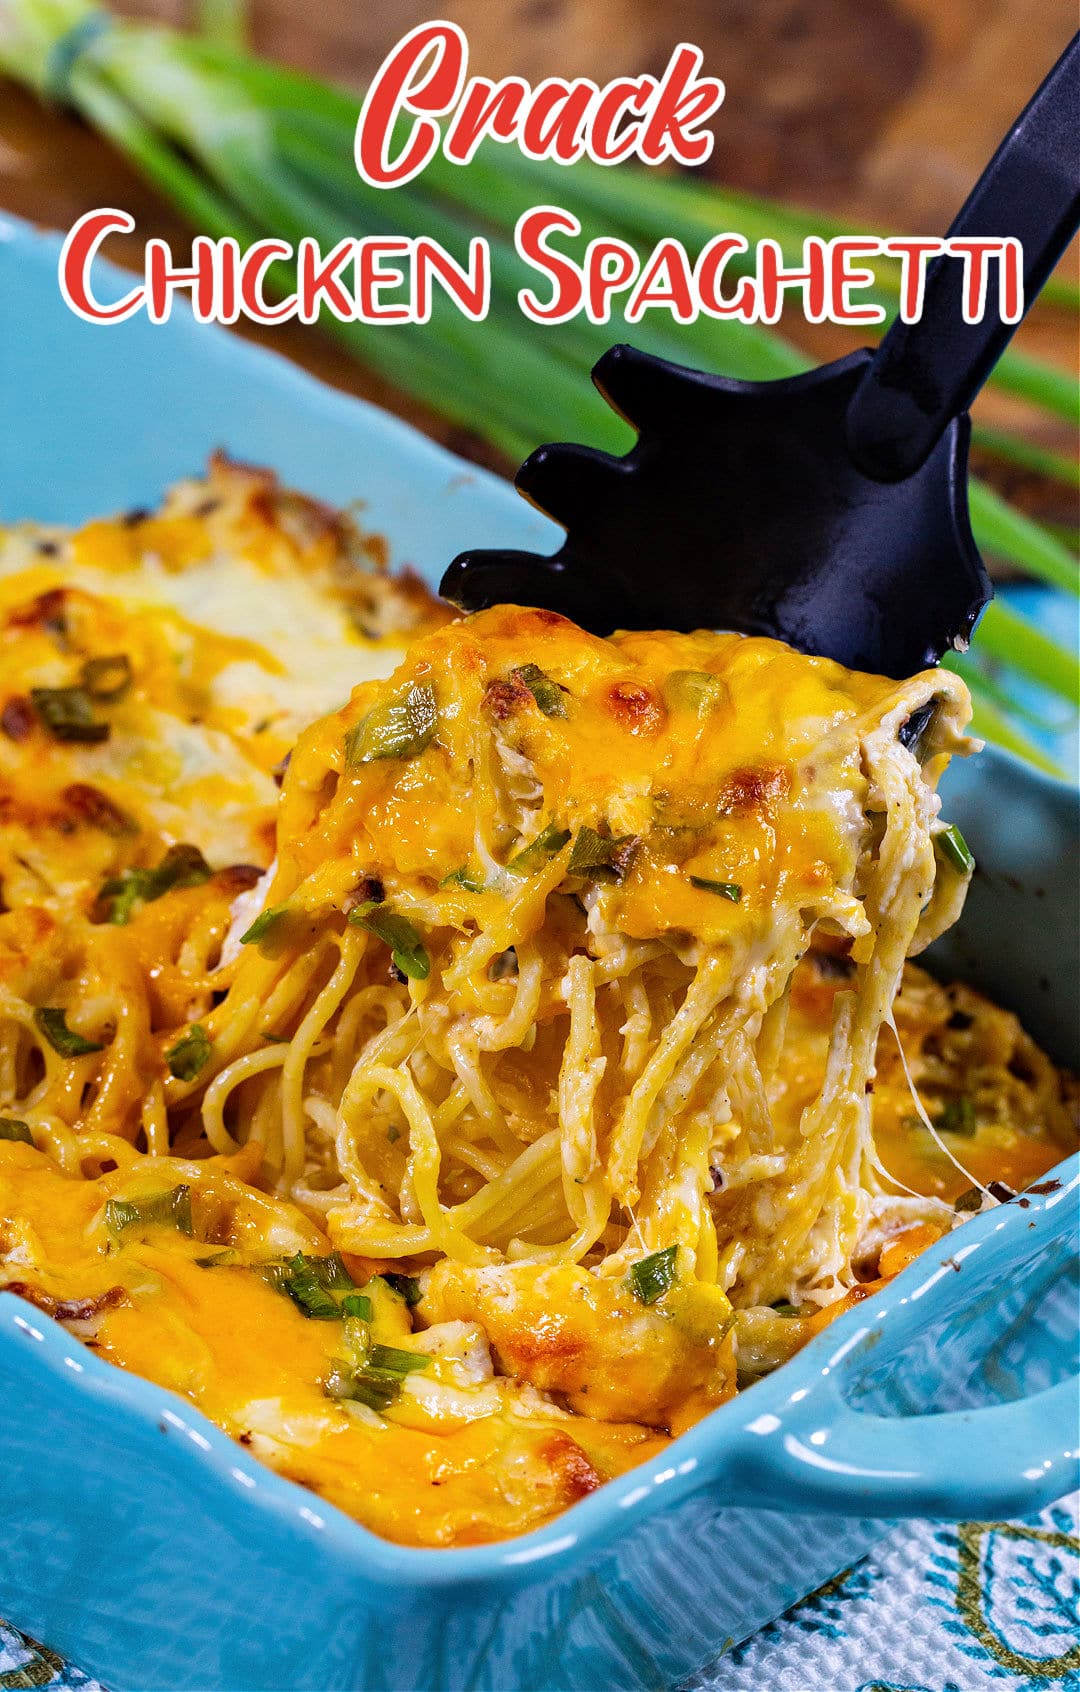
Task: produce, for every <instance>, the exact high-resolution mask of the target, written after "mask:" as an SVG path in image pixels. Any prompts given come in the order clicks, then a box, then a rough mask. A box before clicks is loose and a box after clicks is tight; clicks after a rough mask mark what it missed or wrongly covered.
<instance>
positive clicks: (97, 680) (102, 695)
mask: <svg viewBox="0 0 1080 1692" xmlns="http://www.w3.org/2000/svg"><path fill="white" fill-rule="evenodd" d="M131 677H132V670H131V659H130V658H129V657H128V655H127V653H126V652H116V653H113V654H111V655H110V656H109V657H107V658H88V659H87V660H86V663H85V664H84V665H83V667H82V684H83V687H84V688H85V689H86V691H87V693H88V694H89V695H90V697H91V699H102V700H105V701H107V702H110V703H111V701H112V700H114V699H122V698H123V696H124V694H125V693H126V692H127V690H128V688H129V687H130V686H131Z"/></svg>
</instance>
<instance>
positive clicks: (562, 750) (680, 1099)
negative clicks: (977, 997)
mask: <svg viewBox="0 0 1080 1692" xmlns="http://www.w3.org/2000/svg"><path fill="white" fill-rule="evenodd" d="M967 716H968V700H967V695H966V691H965V689H964V686H963V683H962V682H960V681H959V680H958V679H957V678H956V677H955V676H953V675H951V674H949V673H948V672H944V671H940V670H935V671H929V672H926V673H925V674H923V675H920V676H917V677H915V678H914V679H913V680H911V681H907V682H903V683H896V682H892V681H889V680H886V679H883V678H880V677H873V676H865V675H856V674H852V673H850V672H848V671H845V670H844V669H843V668H842V667H840V666H838V665H837V664H834V663H832V662H829V661H827V660H824V659H816V658H809V657H804V656H801V655H799V654H796V653H794V652H792V651H790V650H789V649H787V648H785V647H783V646H781V645H779V644H777V643H775V642H772V641H769V640H764V639H749V638H745V637H742V636H737V635H715V634H709V633H698V634H690V635H680V634H662V633H661V634H653V633H631V634H621V635H616V636H615V637H613V638H612V639H610V640H601V639H597V638H595V637H593V636H591V635H589V634H586V633H585V632H583V631H582V630H581V629H579V628H577V627H576V626H575V625H573V624H571V623H569V622H568V621H566V620H565V619H563V618H561V617H558V616H556V615H554V614H552V613H548V612H542V611H535V610H525V609H521V608H517V607H513V606H505V607H500V608H497V609H495V610H492V611H488V612H485V613H483V614H481V615H479V616H477V617H474V618H470V619H466V620H463V621H459V622H456V623H453V624H451V625H449V626H447V627H445V628H443V629H440V630H438V631H436V632H435V633H434V634H432V635H430V636H429V637H427V638H426V639H424V640H422V641H421V642H419V643H418V644H417V645H416V646H414V647H413V649H412V650H411V652H410V653H409V655H408V657H407V659H406V661H405V662H404V663H403V664H402V666H401V667H400V668H399V669H398V671H397V672H396V673H395V674H394V676H393V677H392V678H391V679H390V680H389V681H387V682H384V683H380V684H371V685H366V686H364V687H361V688H359V689H357V691H356V692H355V693H354V695H353V697H352V699H351V701H350V702H349V704H348V706H347V707H346V708H345V709H344V710H343V711H341V712H340V713H338V714H336V715H332V716H329V717H327V718H325V719H324V720H323V721H321V722H319V723H318V724H316V725H315V726H314V727H313V728H311V729H310V730H309V731H308V732H307V733H306V734H304V735H303V736H302V737H301V739H300V741H299V743H298V745H297V747H296V749H295V751H294V753H293V756H292V759H291V763H290V767H289V771H288V776H287V779H286V782H285V787H284V791H283V795H282V802H281V809H280V814H279V824H278V857H277V862H276V867H275V871H274V874H273V877H272V881H271V883H270V885H269V887H268V889H267V890H265V892H264V894H262V895H261V897H262V900H263V903H262V910H261V914H259V915H256V909H257V907H256V906H255V905H253V904H252V903H251V900H250V896H249V898H248V900H247V901H246V903H245V909H244V912H243V914H242V917H241V918H240V920H239V922H238V924H237V927H238V928H239V927H240V926H241V925H242V926H243V928H244V934H243V939H244V942H245V943H244V944H243V945H242V946H239V947H237V946H235V945H234V947H233V951H234V952H236V953H237V955H238V957H239V962H238V963H237V964H236V965H235V974H234V978H233V980H232V984H231V987H230V990H229V992H228V995H227V997H226V998H225V1000H224V1002H223V1003H222V1004H221V1005H220V1006H219V1007H218V1008H217V1009H216V1010H215V1011H213V1012H212V1013H211V1015H210V1017H209V1018H208V1019H207V1027H208V1030H209V1034H210V1038H211V1046H212V1051H213V1062H212V1066H211V1068H210V1069H209V1070H208V1071H207V1074H210V1073H213V1074H214V1079H213V1080H212V1081H211V1083H210V1085H209V1087H208V1088H206V1090H205V1094H204V1096H203V1097H202V1103H201V1111H202V1121H203V1125H204V1128H205V1132H206V1135H207V1136H208V1138H209V1140H210V1142H211V1144H212V1145H213V1147H214V1148H215V1149H216V1150H218V1151H220V1152H229V1151H230V1150H234V1149H235V1146H236V1143H237V1142H238V1141H240V1140H243V1139H246V1138H250V1137H255V1138H258V1139H260V1140H261V1141H262V1142H263V1144H264V1145H265V1147H266V1150H267V1157H268V1161H269V1164H270V1166H271V1167H272V1168H273V1169H275V1170H276V1171H277V1174H278V1177H279V1180H280V1183H281V1185H282V1187H283V1188H284V1189H285V1190H287V1191H289V1192H290V1193H291V1195H292V1196H293V1197H295V1198H297V1199H299V1200H300V1201H301V1202H302V1203H304V1204H305V1205H307V1206H308V1207H309V1208H312V1209H314V1210H317V1211H319V1212H322V1213H323V1214H324V1215H325V1216H326V1218H327V1225H328V1227H329V1230H330V1234H331V1237H332V1239H333V1240H334V1242H335V1243H336V1244H337V1245H339V1246H340V1247H342V1248H343V1249H345V1250H347V1251H349V1252H352V1253H355V1254H360V1255H362V1256H365V1257H368V1258H372V1259H378V1260H382V1261H386V1260H407V1261H408V1266H409V1267H411V1268H413V1269H415V1268H417V1267H420V1268H422V1269H429V1270H430V1273H428V1274H426V1276H425V1282H424V1284H425V1305H426V1307H427V1308H428V1309H429V1310H430V1311H431V1312H432V1313H433V1314H434V1315H435V1317H436V1318H438V1316H439V1314H440V1312H441V1313H443V1314H447V1315H451V1314H452V1315H453V1316H455V1317H459V1316H461V1315H462V1314H463V1313H464V1312H465V1311H466V1310H470V1311H472V1312H473V1313H474V1314H479V1313H482V1314H480V1319H481V1320H482V1321H486V1323H487V1325H488V1328H489V1331H491V1330H492V1329H493V1327H494V1328H498V1329H499V1330H500V1332H501V1333H502V1338H501V1340H500V1339H498V1338H497V1339H496V1344H497V1346H498V1347H499V1349H500V1352H501V1354H502V1355H504V1356H512V1357H513V1358H514V1364H513V1368H514V1370H515V1372H518V1373H520V1374H523V1375H524V1376H526V1377H527V1378H533V1379H536V1380H537V1382H538V1384H541V1385H543V1386H545V1387H547V1388H551V1389H554V1390H561V1391H563V1392H565V1393H567V1394H568V1395H569V1396H570V1397H571V1399H573V1397H574V1394H575V1392H577V1391H578V1390H579V1388H580V1386H581V1385H582V1384H583V1382H584V1377H583V1375H582V1369H583V1367H584V1364H587V1361H588V1359H587V1356H585V1358H584V1364H583V1351H582V1345H581V1344H580V1343H577V1342H575V1343H574V1344H573V1345H571V1346H570V1352H571V1353H572V1356H573V1360H572V1361H571V1362H567V1361H566V1358H565V1355H564V1354H565V1352H566V1348H565V1347H563V1349H562V1351H560V1349H559V1347H558V1346H556V1348H555V1351H554V1353H553V1352H552V1350H551V1348H550V1347H548V1348H547V1349H546V1350H545V1349H544V1347H540V1348H539V1353H540V1354H541V1355H539V1358H538V1352H537V1347H536V1346H535V1344H534V1345H532V1346H531V1349H530V1346H528V1345H525V1346H522V1345H521V1344H520V1338H521V1334H522V1333H525V1334H526V1335H533V1336H534V1337H535V1335H536V1333H537V1332H539V1331H541V1330H543V1329H544V1324H545V1323H547V1324H548V1326H549V1327H550V1325H551V1323H552V1321H555V1322H556V1326H557V1327H558V1328H559V1332H560V1333H563V1332H564V1331H565V1330H566V1329H567V1326H568V1319H567V1316H566V1311H567V1310H568V1309H570V1308H571V1307H573V1306H574V1302H575V1299H577V1301H578V1304H579V1306H580V1307H582V1308H583V1307H584V1306H585V1305H588V1306H589V1307H590V1308H595V1309H597V1310H598V1311H599V1312H600V1314H599V1315H598V1316H597V1319H596V1321H595V1322H594V1323H593V1325H592V1326H593V1330H594V1332H604V1331H607V1332H608V1333H609V1334H614V1335H616V1336H618V1335H619V1334H620V1333H625V1334H630V1333H631V1332H636V1331H637V1329H636V1328H635V1327H634V1324H633V1323H632V1322H630V1321H629V1320H627V1321H625V1322H623V1323H622V1325H621V1326H620V1321H619V1320H618V1319H617V1317H618V1309H615V1307H618V1308H619V1309H621V1308H622V1306H621V1305H620V1302H619V1301H620V1299H622V1300H623V1301H624V1302H625V1299H627V1298H628V1299H629V1300H630V1304H631V1306H634V1307H636V1310H637V1312H638V1314H639V1315H640V1313H641V1311H642V1306H643V1305H644V1306H645V1307H646V1308H648V1307H649V1306H650V1305H651V1304H652V1303H654V1302H656V1301H657V1300H658V1299H660V1298H661V1297H663V1299H664V1307H665V1310H674V1309H676V1308H678V1309H680V1310H681V1311H682V1317H681V1326H682V1328H683V1330H684V1331H685V1332H688V1333H693V1334H695V1335H696V1336H697V1337H698V1338H697V1339H696V1340H695V1344H696V1343H697V1342H698V1339H699V1340H700V1343H701V1345H703V1346H704V1347H705V1348H706V1350H708V1351H709V1352H710V1353H716V1352H717V1351H718V1348H719V1346H720V1341H721V1339H722V1336H723V1332H724V1326H725V1323H727V1322H729V1321H730V1312H731V1308H732V1304H731V1301H734V1302H735V1303H736V1304H743V1305H745V1304H749V1305H758V1304H769V1303H770V1302H773V1301H775V1300H778V1299H790V1298H794V1297H797V1298H798V1299H799V1300H801V1301H806V1300H807V1299H809V1300H811V1301H816V1302H819V1303H821V1304H827V1303H829V1302H832V1301H834V1300H836V1299H838V1298H840V1297H841V1296H842V1295H843V1293H844V1291H845V1290H846V1288H847V1287H848V1286H849V1285H850V1284H851V1282H852V1278H853V1275H852V1267H851V1265H852V1259H853V1256H854V1254H855V1252H856V1248H857V1243H858V1238H859V1235H860V1231H861V1230H862V1228H863V1227H864V1225H865V1222H866V1219H867V1216H868V1213H869V1207H870V1206H871V1204H872V1201H873V1198H874V1195H875V1194H876V1193H877V1192H878V1191H879V1182H878V1175H877V1172H876V1169H875V1154H874V1150H873V1143H872V1138H871V1132H870V1118H869V1099H868V1096H867V1095H868V1089H869V1084H870V1082H871V1078H872V1075H873V1069H874V1061H875V1048H876V1044H877V1038H878V1034H879V1030H880V1028H881V1025H882V1023H883V1021H884V1020H885V1019H886V1018H887V1017H888V1015H889V1012H890V1007H891V1005H892V1001H893V998H894V996H895V993H896V990H897V987H898V984H899V980H900V975H901V971H902V968H903V964H904V959H905V957H906V956H907V955H908V954H909V953H911V952H912V951H914V950H917V949H918V948H919V947H920V946H921V945H922V944H925V943H926V942H927V941H928V940H929V939H930V938H932V937H933V936H934V934H936V933H937V932H939V931H940V929H941V928H942V927H944V926H945V925H946V923H947V922H949V921H951V920H953V919H954V917H955V916H956V914H957V913H958V910H959V907H960V903H961V901H962V897H963V890H964V885H965V881H966V874H967V872H966V871H965V870H964V869H962V868H957V867H956V864H955V863H954V862H953V861H952V860H953V859H955V858H956V857H957V856H958V854H956V853H953V854H952V855H951V857H950V855H949V854H948V853H946V852H942V851H937V850H935V839H936V838H937V839H940V838H941V836H942V834H943V825H942V824H941V822H940V821H939V818H938V800H937V797H936V795H935V791H934V788H935V783H936V780H937V777H938V775H939V774H940V771H941V769H942V768H943V767H944V764H945V762H946V761H947V755H948V753H950V752H951V751H955V750H958V749H959V750H964V749H966V745H967V743H966V742H964V740H963V738H962V735H961V730H962V728H963V725H964V723H965V722H966V720H967ZM915 725H919V726H920V728H921V732H920V733H919V735H918V736H917V737H915V736H914V734H913V728H914V726H915ZM905 731H906V732H905ZM905 742H907V743H908V744H905ZM239 937H240V936H239V935H237V936H236V937H235V938H237V939H238V938H239ZM815 937H817V939H818V940H819V941H821V940H823V939H824V937H831V938H829V939H827V940H825V943H826V944H830V945H832V946H833V947H834V948H839V949H841V950H843V951H844V952H845V953H847V954H848V955H849V957H850V960H851V963H852V964H853V966H854V968H853V971H852V974H851V977H850V986H849V990H847V991H844V992H842V993H838V994H837V995H836V998H835V1002H834V1003H835V1008H834V1011H833V1013H832V1031H831V1037H830V1042H829V1050H828V1057H827V1062H826V1064H825V1071H824V1076H823V1077H819V1081H820V1084H819V1085H818V1086H816V1087H815V1088H814V1089H813V1090H812V1096H811V1098H810V1100H809V1102H808V1103H805V1104H804V1105H803V1106H802V1108H801V1109H800V1111H799V1112H798V1113H797V1115H795V1116H792V1113H791V1112H790V1111H787V1112H785V1110H784V1107H783V1098H782V1096H781V1095H782V1094H783V1092H784V1088H785V1084H784V1083H781V1082H778V1080H777V1077H778V1075H779V1074H780V1073H781V1066H780V1059H781V1055H782V1053H783V1049H784V1038H785V1020H786V1010H787V1003H788V988H789V985H790V982H791V979H792V975H793V972H794V970H795V968H796V966H797V964H798V963H799V960H800V959H801V958H802V957H803V955H804V953H805V952H806V951H807V949H808V948H809V947H810V945H811V942H812V940H814V939H815ZM226 955H227V956H228V948H227V954H226ZM206 1079H207V1075H206V1074H204V1075H202V1076H200V1078H199V1081H198V1083H195V1084H186V1083H184V1082H183V1081H173V1082H172V1083H170V1089H171V1096H170V1099H169V1104H170V1108H171V1113H172V1114H173V1115H174V1116H178V1117H180V1118H181V1119H182V1117H183V1113H184V1109H185V1106H186V1105H193V1104H194V1103H195V1101H196V1096H197V1095H198V1094H199V1093H200V1091H201V1090H202V1089H203V1088H204V1087H205V1083H206ZM555 1267H559V1268H561V1269H562V1270H563V1271H565V1272H564V1273H562V1274H560V1275H559V1276H558V1277H555V1278H554V1279H553V1278H552V1275H551V1273H550V1271H551V1270H552V1269H553V1268H555ZM598 1282H599V1283H606V1285H607V1291H606V1292H605V1290H604V1287H603V1286H600V1287H599V1289H598V1286H597V1283H598ZM575 1289H576V1291H575ZM616 1295H618V1296H616ZM553 1299H554V1300H555V1301H556V1302H557V1303H558V1305H559V1306H560V1309H561V1314H560V1313H559V1312H558V1311H555V1312H553V1308H552V1303H553ZM605 1300H607V1303H606V1304H605ZM672 1300H673V1302H672ZM612 1301H614V1303H613V1305H612ZM608 1305H612V1309H615V1315H613V1314H612V1309H609V1308H608ZM625 1314H626V1312H625V1311H624V1315H625ZM556 1318H557V1320H556ZM570 1325H571V1326H572V1325H573V1324H572V1323H571V1324H570ZM571 1337H572V1336H571ZM598 1343H599V1342H598ZM641 1344H642V1346H644V1347H648V1346H652V1347H653V1348H654V1350H655V1347H656V1344H657V1338H656V1334H653V1336H652V1338H651V1339H650V1338H649V1337H648V1336H647V1335H646V1336H644V1337H643V1338H642V1341H641ZM586 1349H587V1348H586ZM564 1365H565V1366H564ZM585 1373H586V1374H587V1368H586V1369H585ZM691 1374H693V1371H691ZM663 1376H664V1371H663V1370H655V1369H654V1370H653V1371H652V1385H651V1387H650V1388H649V1389H648V1391H651V1392H652V1394H653V1398H654V1399H655V1397H656V1394H657V1392H661V1393H662V1391H663V1388H662V1385H661V1384H660V1383H661V1382H662V1378H663ZM648 1391H645V1389H643V1394H644V1396H645V1397H646V1398H647V1397H648ZM638 1396H639V1397H641V1396H642V1395H638ZM578 1407H579V1408H583V1409H587V1408H588V1405H587V1403H582V1404H580V1405H579V1406H578ZM600 1413H601V1414H603V1413H604V1411H600ZM612 1413H621V1414H627V1413H630V1414H637V1415H642V1414H643V1411H642V1405H641V1403H640V1402H637V1400H635V1402H634V1403H633V1404H630V1405H627V1404H625V1403H621V1404H619V1405H617V1406H614V1407H613V1411H612Z"/></svg>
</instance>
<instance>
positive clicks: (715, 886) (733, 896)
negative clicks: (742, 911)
mask: <svg viewBox="0 0 1080 1692" xmlns="http://www.w3.org/2000/svg"><path fill="white" fill-rule="evenodd" d="M690 885H691V887H700V889H701V891H702V892H703V893H716V894H718V895H719V896H720V898H721V899H730V900H731V903H732V904H733V905H737V904H738V903H739V900H740V899H741V898H742V888H741V887H740V886H739V883H738V882H737V881H710V880H709V879H708V878H707V877H706V876H704V875H692V876H691V877H690Z"/></svg>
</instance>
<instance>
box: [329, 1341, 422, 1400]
mask: <svg viewBox="0 0 1080 1692" xmlns="http://www.w3.org/2000/svg"><path fill="white" fill-rule="evenodd" d="M430 1362H431V1358H430V1357H429V1356H428V1355H427V1353H426V1352H416V1351H399V1350H398V1349H397V1347H396V1346H392V1345H373V1346H372V1348H371V1350H370V1352H369V1353H368V1355H367V1356H366V1357H365V1358H364V1360H363V1362H362V1363H359V1364H357V1365H356V1366H355V1367H353V1366H351V1365H350V1364H348V1363H345V1362H342V1361H340V1360H339V1361H337V1362H335V1363H334V1365H333V1367H332V1368H331V1370H330V1373H329V1375H328V1376H327V1378H326V1382H325V1391H326V1393H327V1395H328V1397H330V1398H338V1399H343V1400H346V1401H347V1400H350V1399H351V1400H352V1401H353V1402H354V1403H358V1404H366V1405H367V1407H368V1409H369V1410H378V1411H382V1410H388V1409H389V1408H390V1406H391V1404H393V1403H395V1402H396V1400H397V1399H398V1398H400V1396H401V1383H402V1381H403V1380H404V1379H405V1376H406V1375H409V1374H412V1372H413V1371H414V1370H415V1369H426V1368H427V1366H428V1364H429V1363H430Z"/></svg>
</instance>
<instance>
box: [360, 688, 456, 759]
mask: <svg viewBox="0 0 1080 1692" xmlns="http://www.w3.org/2000/svg"><path fill="white" fill-rule="evenodd" d="M438 726H439V712H438V708H437V707H436V704H435V694H434V692H433V691H432V689H431V688H430V687H421V686H419V685H418V684H417V683H416V682H413V683H412V684H411V685H410V686H409V687H408V688H406V690H405V692H404V693H402V694H399V695H398V696H397V698H395V699H384V700H380V701H379V703H378V704H376V705H373V706H372V708H371V710H370V711H369V712H368V714H367V716H366V717H363V718H362V719H361V721H360V722H358V723H357V724H356V726H355V727H354V728H351V729H350V730H349V732H348V734H347V735H346V736H345V762H346V764H347V765H349V766H350V767H353V766H355V765H357V764H371V763H374V762H376V761H377V760H378V759H381V758H415V757H417V756H418V755H419V754H420V753H421V752H422V751H423V750H424V748H425V747H426V746H428V745H429V744H430V743H431V741H432V740H433V739H434V737H435V731H436V729H437V728H438Z"/></svg>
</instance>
